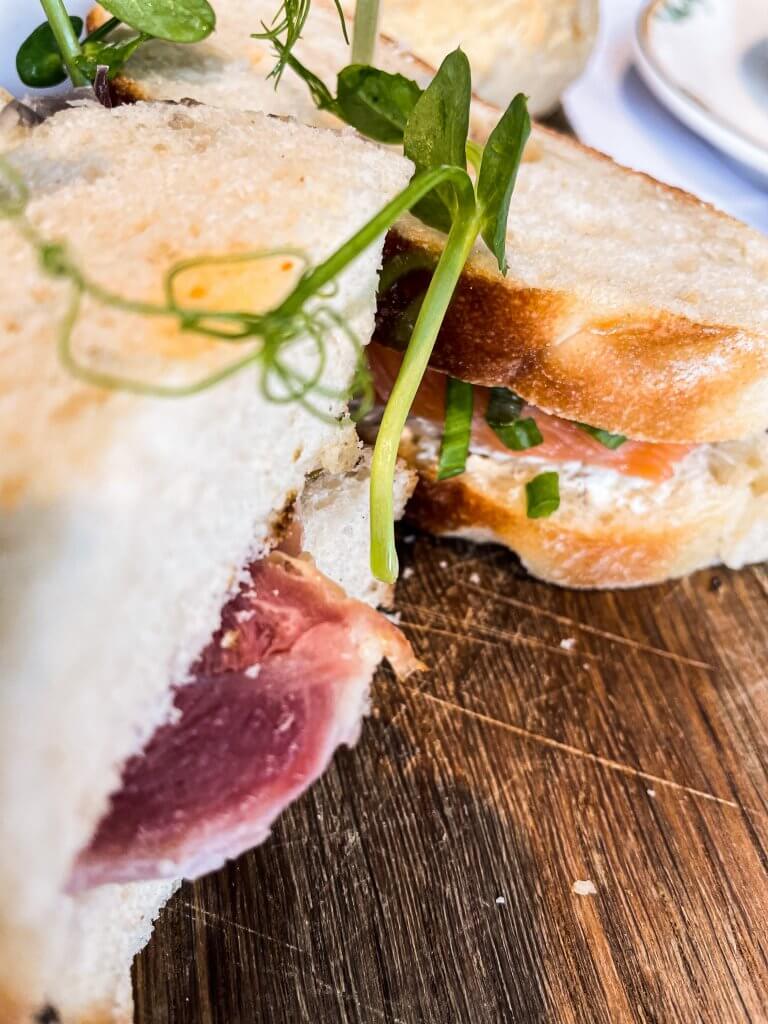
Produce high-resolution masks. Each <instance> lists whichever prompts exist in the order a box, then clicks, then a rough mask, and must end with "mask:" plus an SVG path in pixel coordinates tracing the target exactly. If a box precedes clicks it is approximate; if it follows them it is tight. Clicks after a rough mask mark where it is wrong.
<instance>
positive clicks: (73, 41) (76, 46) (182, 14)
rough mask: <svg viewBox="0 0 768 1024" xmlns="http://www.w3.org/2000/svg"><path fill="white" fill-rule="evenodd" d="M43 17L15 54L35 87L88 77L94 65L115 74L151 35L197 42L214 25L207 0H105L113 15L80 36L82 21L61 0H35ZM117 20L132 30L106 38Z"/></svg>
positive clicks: (76, 82)
mask: <svg viewBox="0 0 768 1024" xmlns="http://www.w3.org/2000/svg"><path fill="white" fill-rule="evenodd" d="M40 2H41V4H42V6H43V10H44V11H45V15H46V18H47V21H45V22H43V24H42V25H39V26H38V27H37V28H36V29H35V30H34V31H33V32H32V33H31V34H30V35H29V36H28V37H27V38H26V39H25V40H24V42H23V43H22V44H21V46H20V47H19V50H18V53H17V55H16V70H17V71H18V74H19V78H20V79H21V80H22V82H24V84H25V85H28V86H30V87H32V88H35V89H42V88H47V87H49V86H53V85H59V84H60V83H61V82H63V81H65V79H66V78H67V76H68V77H69V79H70V81H71V82H72V85H74V86H83V85H88V84H89V83H91V82H93V80H94V78H95V77H96V72H97V69H98V68H99V67H106V68H107V73H108V75H109V77H110V78H111V77H114V75H116V74H117V73H118V71H120V70H121V68H122V67H123V65H124V64H125V62H126V61H127V60H128V58H129V57H131V56H132V55H133V54H134V53H135V52H136V50H137V49H138V48H139V47H140V46H142V45H143V44H144V43H146V42H148V41H149V40H150V39H165V40H168V41H170V42H174V43H197V42H199V41H200V40H201V39H205V37H206V36H208V35H210V33H211V32H213V30H214V28H215V27H216V15H215V14H214V11H213V8H212V7H211V5H210V4H209V3H208V0H165V2H163V3H157V2H156V0H104V3H103V4H102V6H103V7H104V8H105V9H106V10H107V11H108V12H109V13H110V14H111V15H112V17H111V18H109V19H108V20H107V21H106V22H105V23H104V24H103V25H102V26H100V27H99V28H97V29H96V30H95V31H93V32H91V33H90V34H89V35H87V36H86V37H85V38H84V39H82V40H81V38H80V36H81V33H82V30H83V22H82V20H81V19H80V18H74V17H70V16H69V15H68V14H67V11H66V8H65V6H64V0H40ZM120 25H124V26H125V27H126V28H128V29H132V30H133V31H134V32H135V34H133V35H131V34H128V35H121V36H120V37H118V38H117V39H114V38H109V37H110V36H111V34H112V32H113V31H114V30H115V29H116V28H118V27H119V26H120Z"/></svg>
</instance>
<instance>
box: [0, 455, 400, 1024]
mask: <svg viewBox="0 0 768 1024" xmlns="http://www.w3.org/2000/svg"><path fill="white" fill-rule="evenodd" d="M348 457H349V458H350V459H351V460H352V462H353V464H352V465H351V466H350V468H349V470H348V471H346V472H344V471H338V472H324V473H320V474H318V475H317V476H316V477H315V478H314V479H313V480H311V481H310V482H309V483H308V484H307V486H306V488H305V490H304V492H303V493H302V496H301V498H300V502H299V507H298V509H297V512H298V514H299V515H300V517H301V521H302V525H303V546H304V549H305V550H306V551H307V553H309V554H311V555H312V557H313V558H314V560H315V563H316V564H317V566H318V568H319V569H320V570H321V571H322V572H324V573H325V575H326V576H328V577H330V579H332V580H334V581H335V582H336V583H338V584H339V585H340V586H342V587H343V588H344V589H345V590H346V592H347V593H348V594H349V595H350V596H351V597H356V598H358V599H359V600H361V601H367V602H368V603H369V604H373V605H376V604H379V603H381V601H382V600H387V599H388V598H389V596H390V594H389V588H387V587H386V586H385V585H384V584H381V583H379V582H378V581H376V580H374V579H373V577H372V576H371V574H370V570H369V568H368V565H369V537H368V482H369V469H370V452H361V451H360V450H359V449H358V448H356V447H353V448H350V450H349V452H348ZM415 482H416V481H415V474H414V473H413V471H410V470H408V469H406V468H405V466H404V465H402V464H401V465H400V466H399V467H398V472H397V476H396V479H395V515H396V516H397V518H398V519H399V518H400V516H401V515H402V513H403V508H404V505H405V502H406V500H407V498H408V497H409V495H410V493H411V491H412V490H413V486H414V484H415ZM178 884H179V883H178V882H167V881H165V882H146V883H136V884H133V885H106V886H102V887H100V888H98V889H93V890H91V891H89V892H85V893H81V894H80V895H78V896H77V897H74V898H72V897H68V896H61V897H60V899H59V903H58V906H57V908H56V910H55V911H54V912H53V914H54V915H55V916H58V917H59V919H60V920H61V922H62V927H63V929H64V930H65V934H66V941H65V942H64V943H63V944H62V946H61V955H60V959H59V960H58V962H57V963H55V964H54V965H53V966H52V968H51V971H50V972H49V978H50V979H52V980H50V981H49V982H48V986H47V988H46V997H45V998H46V1001H47V1004H48V1005H49V1006H51V1007H53V1008H55V1010H56V1012H57V1013H58V1016H59V1018H60V1020H61V1022H62V1024H83V1022H85V1021H87V1022H88V1024H131V1022H132V1021H133V999H132V992H131V975H130V968H131V961H132V960H133V957H134V956H135V954H136V953H137V952H138V951H139V950H140V949H142V948H143V946H144V945H145V944H146V942H147V941H148V939H149V937H150V934H151V931H152V922H153V920H154V919H155V917H156V916H157V913H158V911H159V910H160V908H161V907H162V906H163V904H164V903H165V902H166V900H168V899H169V898H170V896H171V895H172V894H173V892H174V891H175V889H176V888H177V887H178ZM52 916H53V915H52ZM4 1020H5V1018H4ZM25 1024H26V1021H25Z"/></svg>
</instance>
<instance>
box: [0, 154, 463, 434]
mask: <svg viewBox="0 0 768 1024" xmlns="http://www.w3.org/2000/svg"><path fill="white" fill-rule="evenodd" d="M453 173H454V172H453V169H451V168H438V169H435V170H432V171H428V172H426V173H425V174H422V175H419V176H417V177H416V178H414V179H413V180H412V181H411V182H410V184H409V185H408V186H407V187H406V188H405V189H404V190H403V191H402V192H401V193H400V194H399V195H397V196H395V198H394V199H392V200H391V201H390V202H389V203H387V204H386V206H384V207H383V208H382V209H381V210H379V212H378V213H377V214H375V216H373V217H372V218H371V219H370V220H369V221H368V222H367V223H366V224H365V225H364V226H363V227H362V228H360V230H359V231H357V232H356V233H355V234H354V235H353V236H352V237H351V238H350V239H348V240H347V241H346V242H345V243H344V244H343V245H342V246H340V247H339V248H338V249H337V250H336V251H335V252H334V253H332V254H331V256H329V257H328V258H327V259H326V260H324V261H323V262H321V263H319V264H318V265H317V266H315V267H310V266H309V265H308V262H307V259H306V257H305V256H304V255H303V254H302V253H301V252H298V251H296V250H289V249H273V250H255V251H253V252H246V253H238V254H236V255H225V256H207V255H203V256H199V257H194V258H191V259H186V260H181V261H177V262H176V263H174V264H173V265H172V266H171V267H169V269H168V270H167V271H166V273H165V275H164V278H163V283H162V292H163V299H162V301H159V302H147V301H140V300H135V299H131V298H126V297H125V296H124V295H121V294H118V293H117V292H114V291H111V290H110V289H108V288H104V287H103V286H102V285H100V284H98V283H97V282H96V281H94V280H92V279H91V278H90V277H89V276H88V275H87V274H86V273H85V272H84V271H83V270H82V268H81V267H80V266H79V265H78V263H77V261H76V260H75V259H74V257H73V256H72V254H71V253H70V251H69V250H68V248H67V247H66V246H65V245H63V244H62V243H59V242H56V241H52V240H50V239H47V238H45V237H43V236H42V235H41V234H40V233H39V232H38V230H37V228H36V227H35V226H34V224H33V223H32V221H31V220H30V219H29V217H28V216H27V204H28V201H29V195H28V190H27V187H26V184H25V182H24V180H23V178H22V177H21V175H20V174H19V172H18V171H17V170H16V168H15V167H14V166H13V164H12V163H11V162H10V161H9V160H7V159H4V158H3V159H0V219H5V220H10V221H12V222H13V223H14V224H15V225H16V227H17V229H18V230H19V231H20V233H21V234H22V235H23V236H24V237H25V238H26V240H27V241H28V242H29V243H30V245H31V246H32V247H33V248H34V249H35V250H36V251H37V254H38V258H39V261H40V266H41V268H42V269H43V271H44V272H45V273H47V274H49V275H50V276H52V277H55V278H58V279H59V280H63V281H66V282H68V284H69V286H70V297H69V302H68V307H67V312H66V315H65V316H64V318H63V320H62V322H61V324H60V327H59V332H58V353H59V358H60V360H61V363H62V365H63V366H64V367H65V368H66V369H67V370H68V371H69V372H70V373H72V374H73V375H74V376H75V377H77V378H78V379H79V380H82V381H83V382H84V383H87V384H90V385H93V386H96V387H101V388H109V389H114V390H120V391H127V392H131V393H134V394H141V395H146V396H151V397H159V398H180V397H184V396H187V395H192V394H196V393H198V392H200V391H204V390H205V389H207V388H209V387H212V386H213V385H215V384H217V383H219V382H221V381H222V380H225V379H226V378H228V377H231V376H233V375H234V374H236V373H239V372H241V371H242V370H244V369H246V368H248V367H252V368H254V367H260V368H261V374H260V378H259V380H260V389H261V392H262V394H263V395H264V397H265V398H266V399H267V400H269V401H272V402H298V403H300V404H301V405H302V406H304V407H305V408H306V409H308V410H309V411H310V412H312V413H313V414H315V415H317V416H320V417H322V418H326V419H327V418H329V417H328V414H327V413H326V412H324V410H323V407H322V403H318V401H317V399H318V398H325V399H333V400H337V401H346V400H347V399H349V397H350V390H349V389H344V390H338V389H334V388H330V387H328V386H327V384H326V383H325V382H324V375H325V370H326V364H327V339H328V337H329V335H333V334H336V336H338V337H341V338H342V339H343V340H345V341H346V342H347V343H348V344H349V345H351V346H352V348H353V349H354V351H355V353H356V370H355V379H354V382H353V385H352V391H353V392H354V394H356V395H357V396H359V397H361V399H362V409H361V413H365V412H366V411H367V409H368V408H369V407H370V403H371V398H372V388H371V383H370V374H369V373H368V371H367V368H366V366H365V362H364V360H363V348H362V345H361V344H360V341H359V339H358V338H357V337H356V336H355V334H354V332H353V331H352V330H351V328H350V326H349V324H348V322H347V320H346V318H345V317H344V316H343V315H342V314H341V313H339V312H338V311H337V310H336V309H334V308H333V306H332V305H330V303H329V302H328V300H329V299H330V298H332V297H333V296H334V295H335V293H336V278H337V277H338V275H339V274H340V273H341V272H342V271H343V270H345V269H346V268H347V266H349V264H351V263H352V262H353V261H354V260H355V259H357V257H358V256H359V255H360V254H361V253H362V252H363V251H364V250H365V249H367V248H368V247H369V246H370V245H371V244H372V243H373V242H374V241H375V240H376V239H377V238H379V237H380V236H381V235H382V233H383V232H385V231H386V230H387V229H388V228H389V227H390V226H391V225H392V224H393V223H394V222H395V221H396V220H397V218H398V217H400V216H401V215H402V214H403V213H405V212H406V211H407V210H408V209H409V208H410V206H411V205H413V203H415V202H418V200H419V199H421V198H422V197H423V196H424V195H425V194H426V193H427V192H429V191H430V190H431V189H433V188H435V187H436V186H438V185H440V184H441V183H442V182H443V181H445V180H446V179H447V178H449V177H450V176H451V175H452V174H453ZM276 256H280V257H283V256H285V257H289V258H290V259H291V260H292V261H294V262H295V264H296V265H297V266H298V267H299V268H300V275H299V278H298V281H297V283H296V285H295V286H294V287H293V289H292V290H291V292H290V293H289V294H288V295H287V297H286V298H284V299H283V300H282V301H281V302H280V303H279V304H278V305H277V306H275V307H274V308H272V309H269V310H267V311H265V312H261V313H255V312H252V311H247V310H227V309H204V308H200V307H198V306H193V307H192V306H185V305H184V304H183V302H182V301H181V299H180V296H179V290H180V289H179V279H180V278H181V276H182V275H183V274H185V273H187V272H188V271H190V270H193V269H195V268H199V267H214V268H215V267H216V266H222V267H224V266H225V265H231V264H232V263H248V262H258V261H262V260H266V259H270V258H274V257H276ZM85 298H87V299H90V300H92V301H93V302H95V303H97V304H101V305H103V306H108V307H111V308H113V309H117V310H120V311H122V312H125V313H129V314H130V313H133V314H138V315H141V316H147V317H166V318H168V317H170V318H172V319H175V320H176V322H177V323H178V325H179V328H180V329H181V330H182V331H183V332H185V333H188V334H190V335H197V336H202V337H206V338H210V339H212V340H214V341H217V342H220V343H221V344H222V345H226V346H228V347H230V348H231V349H232V351H233V353H234V358H233V359H232V360H231V361H230V362H228V363H226V365H225V366H223V367H220V368H217V369H216V371H214V372H213V373H210V374H208V375H206V376H204V377H201V378H199V379H197V380H193V381H191V382H189V383H183V384H170V383H165V382H162V381H160V382H158V381H153V380H146V379H139V378H135V377H132V376H129V375H125V374H120V373H116V372H114V371H112V370H109V371H107V370H104V369H102V368H100V367H98V366H94V365H92V364H90V363H89V362H87V361H84V360H83V359H82V358H81V357H80V356H79V355H78V353H77V345H76V342H75V335H76V328H77V324H78V321H79V318H80V315H81V311H82V304H83V300H84V299H85ZM299 343H301V344H302V348H303V350H304V348H305V346H306V345H307V343H309V344H310V346H311V349H310V352H311V354H312V358H311V360H310V361H311V362H312V364H313V368H312V371H311V372H310V373H309V375H306V374H304V373H302V372H300V371H299V370H297V369H296V368H295V366H293V365H292V362H293V360H292V358H291V355H292V349H293V347H294V346H295V345H297V344H299Z"/></svg>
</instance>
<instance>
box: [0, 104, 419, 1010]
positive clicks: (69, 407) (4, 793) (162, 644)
mask: <svg viewBox="0 0 768 1024" xmlns="http://www.w3.org/2000/svg"><path fill="white" fill-rule="evenodd" d="M13 113H14V112H13V111H11V114H13ZM5 120H6V121H12V120H13V118H12V117H9V118H7V119H5ZM36 120H38V118H36V117H35V116H34V114H29V115H28V116H27V117H26V118H21V119H20V120H19V119H17V121H16V123H15V126H14V129H13V131H12V132H10V134H9V135H8V136H6V135H5V134H4V138H6V139H7V138H10V137H12V144H11V148H8V144H7V142H6V143H5V149H6V151H5V152H4V154H3V155H2V157H0V250H1V251H2V255H3V266H4V273H3V275H2V277H1V278H0V310H2V313H0V324H1V325H2V329H1V330H0V359H2V365H3V379H4V387H3V396H2V399H0V433H1V435H2V471H1V472H0V563H1V565H2V572H1V574H0V579H1V580H2V585H0V633H1V638H0V663H1V665H2V671H1V677H2V683H3V685H2V687H0V704H1V707H0V751H2V754H1V755H0V764H1V767H0V807H2V820H3V841H2V843H0V908H1V909H0V1020H2V1021H3V1022H4V1024H17V1022H24V1024H31V1022H32V1021H33V1020H45V1021H49V1022H50V1021H61V1022H63V1024H67V1022H84V1021H88V1022H89V1024H96V1022H102V1021H104V1022H106V1021H112V1022H128V1021H130V1020H131V1019H132V1009H131V987H130V977H129V967H130V961H131V958H132V956H133V954H134V953H135V952H136V950H137V949H139V948H140V947H141V946H142V945H143V943H144V942H146V940H147V938H148V935H149V933H150V931H151V925H152V920H153V918H154V916H155V915H156V913H157V911H158V909H159V908H160V907H161V906H162V904H163V903H164V902H165V901H166V900H167V899H168V897H169V895H170V894H171V893H172V892H173V891H174V889H175V888H176V886H177V885H178V880H179V879H180V878H182V877H194V876H195V875H198V874H200V873H202V872H205V871H209V870H211V869H213V868H215V867H217V866H218V865H219V864H221V863H222V862H223V861H224V860H225V859H226V858H229V857H233V856H236V855H237V854H238V853H239V852H241V851H242V850H244V849H246V848H248V847H249V846H252V845H254V844H255V843H258V842H260V841H261V840H262V839H263V838H264V837H265V836H266V835H267V834H268V832H269V828H270V825H271V823H272V821H273V820H274V819H275V817H276V815H278V814H279V813H280V811H281V809H282V808H283V807H285V805H286V804H287V803H288V802H290V801H291V800H293V799H294V798H295V797H296V796H297V795H298V794H299V793H300V792H301V791H302V790H303V789H304V788H306V786H308V785H309V784H310V783H311V782H312V781H313V780H314V779H315V778H317V776H318V775H319V774H320V773H321V772H322V771H323V770H324V768H325V767H326V765H327V763H328V761H329V759H330V758H331V756H332V754H333V751H334V749H335V748H336V747H337V746H338V745H339V744H340V743H345V744H351V743H354V741H355V739H356V737H357V735H358V732H359V729H360V722H361V718H362V716H363V714H364V713H365V711H366V707H367V702H368V689H369V685H370V681H371V677H372V675H373V673H374V670H375V669H376V667H377V665H378V664H379V662H380V661H381V660H382V658H384V657H386V658H388V659H389V661H390V663H391V664H392V665H393V667H394V668H395V669H396V670H397V671H399V672H401V673H402V672H407V671H408V670H409V669H410V668H412V667H413V664H414V663H413V658H412V654H411V652H410V648H409V646H408V644H407V642H406V641H405V639H404V638H403V636H402V635H401V634H400V633H399V631H398V630H397V628H396V626H395V625H394V624H393V623H392V622H390V621H389V620H388V619H386V618H385V617H384V616H382V615H381V614H380V613H378V612H376V611H375V610H374V607H373V606H375V605H377V604H379V603H381V602H382V601H383V600H386V599H387V597H388V594H387V592H386V588H385V587H382V585H381V584H379V583H377V582H376V581H374V580H373V579H372V578H371V576H370V574H369V573H368V571H367V562H368V536H367V476H368V462H367V457H366V455H365V453H364V452H362V451H361V448H360V444H359V441H358V440H357V437H356V435H355V432H354V429H353V427H352V426H351V424H350V421H349V419H348V417H347V416H346V414H345V409H346V398H345V396H346V394H347V392H348V389H349V387H350V383H351V381H352V378H353V377H354V375H355V372H356V369H357V366H358V362H359V351H358V348H359V346H358V345H357V344H356V343H354V339H357V338H359V339H363V340H365V339H367V338H369V337H370V336H371V334H372V330H373V320H374V310H375V292H376V283H377V274H378V269H379V264H380V259H381V244H382V239H381V238H380V239H379V240H378V242H377V243H376V244H374V245H372V246H370V247H368V248H367V249H365V251H363V252H362V253H361V254H360V255H359V256H358V258H357V259H356V260H355V261H354V263H353V264H351V265H350V266H348V267H347V268H346V269H343V270H342V271H341V272H340V273H339V274H338V276H337V277H336V278H335V281H334V287H333V289H332V291H331V290H329V289H328V288H327V287H326V288H324V290H323V293H322V295H321V296H318V297H317V302H316V303H315V304H314V305H311V306H309V307H307V308H306V309H304V310H303V311H302V312H301V315H300V316H298V314H297V317H298V318H297V319H296V320H295V321H293V320H292V321H290V322H288V321H287V320H285V319H283V320H280V321H279V323H277V326H276V325H275V314H274V311H275V310H276V309H281V308H282V305H281V303H282V301H283V297H284V296H285V295H286V293H288V294H293V292H292V289H294V286H295V284H296V281H297V280H302V279H303V278H302V273H303V272H304V271H305V270H306V268H308V267H312V266H315V265H317V264H319V263H320V261H322V260H323V259H324V258H325V257H327V256H328V255H330V254H331V253H332V252H334V251H335V250H336V249H338V247H339V246H340V245H341V244H342V243H343V242H345V240H346V239H347V238H348V237H349V236H350V234H352V233H353V232H354V231H355V230H356V229H357V228H358V227H359V226H360V225H361V224H362V223H364V222H365V221H366V220H367V219H368V217H369V216H370V215H371V213H372V212H374V211H376V210H377V209H378V207H379V206H380V204H381V202H382V197H383V198H384V199H386V198H387V197H388V196H390V195H392V194H394V193H396V192H397V191H398V190H400V189H401V188H402V186H403V185H404V183H405V182H407V180H408V178H409V176H410V173H411V168H410V165H409V164H408V162H407V161H406V160H404V159H403V158H402V157H400V156H397V155H396V154H394V153H391V152H386V151H385V150H383V149H381V148H378V147H375V146H373V145H371V144H369V143H367V142H365V141H363V140H360V139H357V138H352V137H349V138H344V137H342V136H341V135H339V133H337V132H332V131H321V130H318V129H316V128H312V127H305V126H301V125H298V124H296V123H293V122H285V121H283V120H281V119H275V118H268V117H265V116H264V115H262V114H259V113H246V112H239V111H223V110H214V109H211V108H209V107H205V106H198V105H191V106H190V105H177V104H155V103H144V104H140V105H135V106H124V107H121V108H118V109H114V110H106V109H104V108H103V107H101V106H99V105H97V104H94V103H83V102H82V101H80V100H78V101H77V102H76V103H75V104H74V105H72V106H67V105H66V104H64V109H61V110H60V111H59V112H57V113H55V114H54V115H52V116H51V117H49V118H47V119H46V120H44V121H42V122H41V123H39V124H37V125H36V126H35V127H32V128H29V127H27V124H28V123H29V122H34V121H36ZM347 160H349V161H350V162H349V165H348V166H346V165H345V167H346V169H345V172H344V175H343V177H342V176H340V174H339V168H340V166H342V164H343V163H344V162H345V161H347ZM270 318H271V319H270ZM318 318H321V319H320V320H319V319H318ZM318 323H321V324H322V331H319V330H318V329H317V328H318ZM297 324H298V326H297ZM254 325H255V326H256V327H258V328H259V330H261V331H262V334H261V336H259V338H256V337H255V336H254V337H251V336H250V335H248V337H246V338H245V339H243V336H242V335H243V334H244V333H246V328H249V327H254ZM265 325H268V326H265ZM268 327H269V329H268ZM278 328H279V329H278ZM270 332H271V333H270ZM318 338H319V339H320V341H318ZM243 352H245V354H246V358H243V359H241V358H240V357H241V355H242V353H243ZM320 356H322V357H323V358H322V363H323V367H324V368H323V372H322V374H321V373H320V372H319V371H318V358H319V357H320ZM233 360H239V361H240V363H241V364H242V365H239V368H237V367H234V363H233ZM233 367H234V368H233ZM235 369H236V372H235ZM281 388H282V390H281ZM397 487H398V491H397V496H396V497H397V502H398V503H399V505H400V507H401V508H402V505H403V503H404V501H405V499H406V497H407V493H408V491H409V488H410V487H411V478H410V476H409V474H408V473H407V472H404V473H403V474H401V475H400V476H399V477H398V484H397Z"/></svg>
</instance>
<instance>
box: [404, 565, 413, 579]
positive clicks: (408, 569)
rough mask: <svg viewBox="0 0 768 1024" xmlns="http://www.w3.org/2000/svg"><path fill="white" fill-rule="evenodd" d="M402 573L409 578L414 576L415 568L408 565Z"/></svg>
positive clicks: (405, 577)
mask: <svg viewBox="0 0 768 1024" xmlns="http://www.w3.org/2000/svg"><path fill="white" fill-rule="evenodd" d="M402 575H403V579H404V580H409V579H410V578H411V576H413V569H412V568H411V567H410V565H407V566H406V567H405V569H403V573H402Z"/></svg>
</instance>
